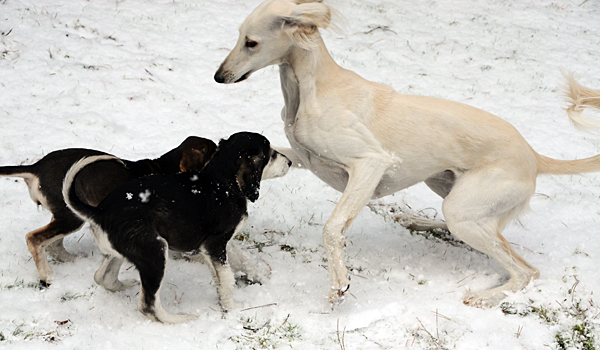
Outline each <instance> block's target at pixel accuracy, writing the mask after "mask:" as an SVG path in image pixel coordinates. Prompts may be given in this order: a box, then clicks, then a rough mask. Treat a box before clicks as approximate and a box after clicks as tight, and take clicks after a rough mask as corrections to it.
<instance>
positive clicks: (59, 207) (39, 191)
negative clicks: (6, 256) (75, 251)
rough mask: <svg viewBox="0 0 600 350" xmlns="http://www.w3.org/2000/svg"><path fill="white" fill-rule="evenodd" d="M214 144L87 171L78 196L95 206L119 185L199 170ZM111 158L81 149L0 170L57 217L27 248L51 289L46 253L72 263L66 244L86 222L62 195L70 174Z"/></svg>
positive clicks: (192, 142)
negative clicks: (87, 161) (88, 160)
mask: <svg viewBox="0 0 600 350" xmlns="http://www.w3.org/2000/svg"><path fill="white" fill-rule="evenodd" d="M216 148H217V146H216V145H215V143H214V142H213V141H211V140H208V139H204V138H200V137H195V136H190V137H188V138H187V139H185V141H183V142H182V143H181V145H179V146H178V147H177V148H175V149H173V150H171V151H169V152H168V153H166V154H164V155H163V156H161V157H160V158H158V159H143V160H139V161H135V162H134V161H128V160H123V164H125V166H122V165H121V164H117V163H116V162H105V163H106V164H94V165H91V166H89V167H86V169H85V170H84V171H82V172H81V174H79V176H78V178H77V181H76V182H75V183H74V184H73V188H74V189H75V191H76V193H77V195H78V196H79V197H80V198H81V200H82V201H84V202H85V203H87V204H89V205H92V206H96V205H98V203H100V201H102V199H104V197H106V195H107V194H109V193H110V192H111V191H112V190H114V189H115V188H117V187H118V186H120V185H123V184H125V183H127V182H129V181H131V180H133V179H136V178H139V177H141V176H144V175H149V174H174V173H178V172H180V171H187V170H200V169H202V167H204V165H205V164H206V162H207V161H208V160H210V158H211V157H212V155H213V154H214V152H215V151H216ZM106 154H107V153H104V152H100V151H96V150H91V149H82V148H70V149H63V150H58V151H54V152H51V153H49V154H48V155H46V156H44V157H43V158H42V159H40V160H39V161H38V162H36V163H35V164H32V165H19V166H4V167H0V176H12V177H21V178H23V179H24V180H25V183H26V184H27V186H28V187H29V195H30V196H31V199H32V200H33V201H34V202H35V203H36V204H38V205H41V206H43V207H44V208H46V209H47V210H48V211H50V213H52V221H50V223H49V224H48V225H46V226H44V227H41V228H39V229H37V230H34V231H31V232H29V233H28V234H27V236H26V240H27V247H28V248H29V251H30V252H31V255H32V256H33V261H34V262H35V265H36V267H37V269H38V271H39V274H40V282H41V283H42V285H44V286H47V285H48V284H49V282H50V281H49V279H50V277H51V275H52V270H51V268H50V265H49V264H48V259H47V256H46V248H48V249H47V250H48V251H49V252H50V254H51V255H53V257H55V258H56V259H57V260H59V261H70V260H73V258H74V256H73V255H71V254H70V253H68V252H67V251H66V250H65V249H64V246H63V243H62V238H63V237H65V236H67V235H68V234H70V233H72V232H75V231H77V230H78V229H79V228H81V226H82V225H83V223H84V221H83V220H81V219H80V218H79V217H78V216H76V215H75V214H73V212H72V211H71V210H70V209H69V208H67V206H66V204H65V201H64V199H63V196H62V193H61V190H62V183H63V180H64V178H65V175H66V173H67V171H68V170H69V169H70V168H71V166H72V165H73V164H75V163H76V162H77V161H79V160H80V159H82V158H84V157H89V156H96V155H106Z"/></svg>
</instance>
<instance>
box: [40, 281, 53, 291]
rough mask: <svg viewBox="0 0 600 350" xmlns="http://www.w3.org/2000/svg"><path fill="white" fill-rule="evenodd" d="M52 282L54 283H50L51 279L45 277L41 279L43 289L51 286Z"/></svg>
mask: <svg viewBox="0 0 600 350" xmlns="http://www.w3.org/2000/svg"><path fill="white" fill-rule="evenodd" d="M51 284H52V283H50V280H49V279H45V280H42V279H40V287H41V288H42V289H46V288H50V285H51Z"/></svg>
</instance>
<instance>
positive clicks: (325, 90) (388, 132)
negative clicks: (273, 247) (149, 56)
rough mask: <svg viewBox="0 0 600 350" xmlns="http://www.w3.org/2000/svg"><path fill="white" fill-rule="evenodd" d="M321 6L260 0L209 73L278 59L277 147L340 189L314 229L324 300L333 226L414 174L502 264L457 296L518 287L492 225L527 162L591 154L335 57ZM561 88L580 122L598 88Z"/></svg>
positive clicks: (524, 192)
mask: <svg viewBox="0 0 600 350" xmlns="http://www.w3.org/2000/svg"><path fill="white" fill-rule="evenodd" d="M330 18H331V10H330V8H329V7H328V6H327V5H325V4H322V3H321V2H320V1H314V0H313V1H311V0H268V1H266V2H264V3H262V4H261V5H260V6H259V7H258V8H256V9H255V10H254V11H253V12H252V13H251V14H250V15H249V16H248V18H247V19H246V20H245V21H244V22H243V23H242V25H241V27H240V29H239V31H240V36H239V39H238V41H237V43H236V45H235V47H234V48H233V49H232V51H231V52H230V53H229V55H228V56H227V58H225V60H224V61H223V63H222V64H221V66H220V67H219V69H218V71H217V72H216V74H215V80H216V81H217V82H219V83H236V82H240V81H242V80H245V79H246V78H248V77H249V76H250V74H252V73H253V72H255V71H257V70H259V69H261V68H263V67H266V66H269V65H275V64H276V65H279V70H280V78H281V88H282V91H283V96H284V100H285V107H284V108H283V111H282V113H281V117H282V119H283V121H284V123H285V133H286V136H287V138H288V140H289V142H290V145H291V147H292V149H283V150H281V151H282V152H283V153H284V154H285V155H286V156H287V157H288V158H290V159H292V161H293V163H294V164H295V166H298V167H303V168H306V169H310V170H311V171H312V172H313V173H314V174H315V175H317V176H318V177H319V178H320V179H322V180H323V181H325V182H326V183H328V184H329V185H330V186H332V187H333V188H335V189H337V190H338V191H341V192H343V195H342V197H341V199H340V201H339V203H338V204H337V206H336V208H335V210H334V211H333V214H332V215H331V217H330V218H329V219H328V220H327V223H326V224H325V227H324V229H323V242H324V246H325V251H326V253H327V258H328V262H329V272H330V274H331V290H330V293H329V300H330V301H331V302H332V303H334V302H337V301H339V300H340V298H342V297H343V295H344V293H345V292H346V291H347V290H348V288H349V280H348V273H347V269H346V266H345V258H344V251H343V248H344V243H345V239H344V232H345V231H346V230H347V229H348V227H349V226H350V224H351V223H352V221H353V220H354V218H355V217H356V215H357V214H358V213H359V211H360V210H361V209H362V208H363V206H364V205H365V204H366V203H367V201H368V200H369V199H371V198H378V197H382V196H385V195H389V194H392V193H394V192H396V191H398V190H401V189H404V188H407V187H409V186H411V185H414V184H416V183H418V182H421V181H424V182H425V183H426V184H427V185H428V186H429V187H430V188H431V189H432V190H433V191H434V192H435V193H437V194H438V195H440V196H441V197H443V198H444V202H443V206H442V210H443V213H444V216H445V219H446V223H447V226H448V229H449V230H450V232H451V233H452V234H454V235H455V236H456V237H458V238H459V239H461V240H463V241H464V242H466V243H467V244H469V245H470V246H471V247H473V248H475V249H477V250H480V251H482V252H484V253H486V254H488V255H489V256H490V257H492V258H494V259H495V260H496V261H498V263H500V264H501V265H502V266H503V267H504V268H505V269H506V270H508V272H509V273H510V280H509V281H508V282H507V283H506V284H504V285H502V286H500V287H497V288H494V289H491V290H488V291H484V292H479V293H468V294H467V295H466V296H465V299H464V302H465V303H466V304H469V305H475V306H491V305H496V304H497V303H499V301H500V300H502V299H503V298H504V297H505V296H506V293H505V292H515V291H518V290H521V289H522V288H524V287H525V286H526V285H527V284H528V283H529V282H530V281H531V280H532V279H534V278H536V277H538V276H539V271H538V270H537V269H536V268H534V267H533V266H531V265H530V264H529V263H527V262H526V261H525V260H524V259H523V258H522V257H520V256H519V255H518V254H517V253H515V252H514V251H513V250H512V249H511V247H510V245H509V243H508V242H507V241H506V239H504V237H502V235H501V234H500V232H501V231H502V229H503V228H504V227H505V226H506V225H507V224H508V223H509V222H510V221H511V220H512V219H514V218H515V217H516V216H517V215H518V214H519V213H521V212H522V211H523V210H525V209H526V208H528V204H529V199H530V197H531V196H532V195H533V193H534V190H535V185H536V177H537V175H538V174H575V173H583V172H595V171H600V155H599V156H595V157H591V158H587V159H581V160H572V161H562V160H554V159H551V158H548V157H545V156H542V155H540V154H538V153H536V152H535V151H534V150H533V149H532V148H531V146H530V145H529V144H528V143H527V142H526V141H525V140H524V139H523V137H522V136H521V135H520V134H519V132H518V131H517V130H516V129H515V128H514V127H513V126H511V125H510V124H509V123H508V122H506V121H504V120H502V119H500V118H498V117H496V116H494V115H492V114H490V113H487V112H485V111H482V110H479V109H477V108H474V107H470V106H467V105H464V104H460V103H457V102H452V101H447V100H443V99H438V98H431V97H423V96H410V95H401V94H399V93H397V92H395V91H394V90H393V89H392V88H391V87H389V86H385V85H381V84H377V83H374V82H370V81H367V80H365V79H363V78H361V77H360V76H358V75H357V74H355V73H354V72H351V71H349V70H346V69H343V68H341V67H340V66H338V65H337V64H336V63H335V62H334V61H333V59H332V58H331V56H330V55H329V53H328V51H327V48H326V47H325V44H324V43H323V40H322V38H321V36H320V33H319V28H327V27H328V26H329V25H330ZM572 82H573V83H574V81H572ZM574 84H576V83H574ZM583 92H587V93H589V94H592V95H593V94H594V93H595V94H596V95H595V97H594V96H592V95H590V96H587V97H586V96H583V95H581V94H580V93H583ZM571 93H572V96H574V97H573V99H574V100H575V102H579V103H580V104H579V105H577V106H574V107H573V108H572V110H571V112H572V113H571V115H572V120H574V122H576V123H577V122H580V123H584V122H585V121H586V120H585V119H583V117H580V116H579V117H577V115H578V113H579V112H580V109H581V108H584V107H586V106H591V107H600V101H599V99H600V93H598V92H597V91H594V90H585V89H581V88H578V86H576V85H572V89H571ZM578 94H580V95H578ZM580 97H581V98H580ZM594 101H595V102H594Z"/></svg>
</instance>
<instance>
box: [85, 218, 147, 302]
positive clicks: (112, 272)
mask: <svg viewBox="0 0 600 350" xmlns="http://www.w3.org/2000/svg"><path fill="white" fill-rule="evenodd" d="M90 231H91V232H92V236H93V237H94V241H95V242H96V244H97V245H98V248H100V251H102V253H103V254H104V260H103V261H102V265H100V268H99V269H98V271H96V273H95V274H94V281H96V283H98V284H99V285H101V286H102V287H104V288H105V289H106V290H109V291H111V292H116V291H121V290H125V289H127V288H129V287H132V286H134V285H136V284H137V281H134V280H128V281H124V282H121V281H119V270H120V269H121V265H122V264H123V256H122V255H121V254H119V253H118V252H117V251H116V250H114V249H113V247H112V244H110V242H109V241H108V238H107V236H106V233H104V231H102V229H101V228H100V227H98V226H96V225H90Z"/></svg>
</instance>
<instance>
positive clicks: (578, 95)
mask: <svg viewBox="0 0 600 350" xmlns="http://www.w3.org/2000/svg"><path fill="white" fill-rule="evenodd" d="M563 75H564V76H565V79H567V84H568V85H567V86H566V87H565V97H566V99H567V102H569V104H570V106H569V108H567V114H568V115H569V119H571V122H573V125H574V126H575V127H576V128H577V129H583V130H588V129H598V128H600V121H598V120H594V119H591V118H587V117H583V116H582V115H581V113H582V112H583V110H585V109H586V108H592V109H596V110H598V111H600V90H593V89H590V88H587V87H585V86H582V85H580V84H579V83H578V82H577V80H575V77H574V75H573V73H566V72H564V73H563Z"/></svg>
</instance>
